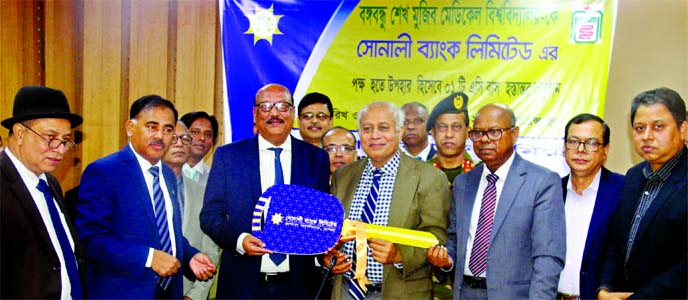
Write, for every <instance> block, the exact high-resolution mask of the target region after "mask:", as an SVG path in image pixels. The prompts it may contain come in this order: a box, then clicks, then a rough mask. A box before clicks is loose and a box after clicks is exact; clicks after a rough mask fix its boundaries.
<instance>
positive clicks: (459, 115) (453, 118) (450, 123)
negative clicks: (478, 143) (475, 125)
mask: <svg viewBox="0 0 688 300" xmlns="http://www.w3.org/2000/svg"><path fill="white" fill-rule="evenodd" d="M468 121H469V118H468V96H467V95H466V94H464V93H462V92H457V93H453V94H451V95H449V96H448V97H446V98H444V99H443V100H442V101H440V103H438V104H437V105H436V106H435V108H434V109H433V110H432V113H430V117H429V118H428V125H427V130H428V131H430V132H431V133H432V136H433V138H434V139H435V147H437V154H436V155H435V156H434V157H433V158H431V159H430V160H428V162H429V163H432V164H433V165H434V166H435V167H437V168H438V169H440V170H442V172H444V174H446V175H447V179H449V187H450V188H451V187H452V185H453V183H454V178H455V177H456V176H458V175H459V174H462V173H464V172H468V171H469V170H470V169H472V168H473V159H472V158H471V156H470V155H469V154H468V152H466V137H467V136H468V129H469V122H468Z"/></svg>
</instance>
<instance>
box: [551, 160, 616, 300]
mask: <svg viewBox="0 0 688 300" xmlns="http://www.w3.org/2000/svg"><path fill="white" fill-rule="evenodd" d="M568 182H569V175H567V176H566V177H564V178H562V179H561V188H562V191H563V192H564V202H566V193H567V189H566V185H567V184H568ZM623 182H624V176H623V175H621V174H617V173H613V172H611V171H609V170H607V168H605V167H602V174H601V175H600V186H599V188H598V189H597V196H596V197H595V207H594V208H593V211H592V218H591V219H590V227H589V228H588V235H587V237H586V239H585V248H584V250H583V261H582V263H581V269H580V287H579V289H580V297H581V299H597V288H598V287H599V286H600V271H601V269H602V263H604V257H605V252H606V250H607V241H608V234H609V225H610V224H611V220H612V216H613V215H614V211H615V210H616V206H617V205H618V204H619V200H620V199H621V188H622V187H623Z"/></svg>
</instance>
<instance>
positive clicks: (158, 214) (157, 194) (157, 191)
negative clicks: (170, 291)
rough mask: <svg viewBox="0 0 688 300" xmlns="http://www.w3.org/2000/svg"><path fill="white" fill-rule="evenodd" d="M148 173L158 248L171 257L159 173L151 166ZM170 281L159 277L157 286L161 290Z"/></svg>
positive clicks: (165, 287) (168, 278) (170, 244)
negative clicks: (149, 174) (158, 240)
mask: <svg viewBox="0 0 688 300" xmlns="http://www.w3.org/2000/svg"><path fill="white" fill-rule="evenodd" d="M148 172H149V173H151V174H152V175H153V203H155V224H156V225H157V227H158V235H159V236H160V246H161V247H162V249H160V250H162V251H164V252H166V253H168V254H170V255H172V242H171V241H170V231H169V228H168V227H167V211H166V210H165V198H164V197H163V195H162V189H161V188H160V173H159V171H158V167H157V166H152V167H150V169H148ZM170 281H172V276H167V277H160V279H159V280H158V284H159V285H160V287H162V289H163V290H166V289H167V286H168V285H169V284H170Z"/></svg>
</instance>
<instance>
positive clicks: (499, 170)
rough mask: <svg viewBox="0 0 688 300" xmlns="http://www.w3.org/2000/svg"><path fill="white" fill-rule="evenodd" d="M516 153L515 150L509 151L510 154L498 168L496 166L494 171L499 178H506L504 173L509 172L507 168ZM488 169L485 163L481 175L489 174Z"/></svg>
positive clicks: (509, 166) (512, 161)
mask: <svg viewBox="0 0 688 300" xmlns="http://www.w3.org/2000/svg"><path fill="white" fill-rule="evenodd" d="M515 155H516V151H514V152H512V153H511V156H509V158H508V159H507V160H506V161H505V162H504V163H503V164H502V165H501V166H499V168H497V171H495V172H494V174H495V175H497V177H499V179H502V180H506V175H508V174H509V169H511V165H512V164H513V163H514V156H515ZM490 172H491V171H490V169H488V168H487V165H485V169H484V171H483V176H487V175H488V174H490Z"/></svg>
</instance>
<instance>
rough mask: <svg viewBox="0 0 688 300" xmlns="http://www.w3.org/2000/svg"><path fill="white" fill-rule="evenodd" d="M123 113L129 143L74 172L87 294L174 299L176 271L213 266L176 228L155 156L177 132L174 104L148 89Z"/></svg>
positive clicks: (166, 175)
mask: <svg viewBox="0 0 688 300" xmlns="http://www.w3.org/2000/svg"><path fill="white" fill-rule="evenodd" d="M129 117H130V119H129V120H128V121H127V122H126V130H127V136H129V140H130V142H129V144H128V145H127V146H125V147H124V148H123V149H122V150H120V151H118V152H116V153H114V154H111V155H109V156H106V157H104V158H101V159H99V160H96V161H94V162H93V163H91V164H89V165H88V167H86V170H84V173H83V176H82V179H81V186H80V188H79V200H78V203H77V212H78V213H77V218H76V227H77V230H78V233H79V237H80V238H81V240H82V242H83V244H84V249H85V252H86V260H87V261H88V264H87V267H86V269H87V272H86V282H87V284H88V287H89V289H88V294H87V296H88V297H89V298H94V299H107V298H118V299H123V298H148V299H152V298H156V299H165V298H172V299H179V298H181V297H182V288H183V284H182V272H180V271H184V274H185V275H187V276H188V277H190V278H194V276H195V277H196V278H198V279H200V280H205V279H207V278H208V277H209V276H211V275H212V273H213V272H214V271H215V266H214V265H213V263H212V262H211V261H210V259H209V258H208V256H207V255H205V254H203V253H200V252H198V250H197V249H196V248H193V247H192V246H190V245H189V242H188V241H187V240H186V238H185V237H184V236H183V235H182V228H181V227H182V222H181V210H180V207H179V202H178V201H177V195H176V193H177V181H176V179H175V178H176V177H175V175H174V173H173V172H172V170H171V169H170V168H169V167H168V166H166V165H164V164H163V163H162V162H161V160H160V159H161V158H162V156H163V154H164V153H165V151H166V150H167V149H168V148H169V147H170V145H171V144H172V143H173V142H175V140H176V139H177V136H176V135H175V134H174V133H175V130H174V128H175V123H176V122H177V111H176V110H175V109H174V105H173V104H172V102H170V101H168V100H166V99H163V98H162V97H160V96H156V95H151V96H144V97H141V98H139V99H138V100H136V101H135V102H134V103H133V104H132V105H131V110H130V113H129ZM180 262H181V263H180ZM194 279H195V278H194Z"/></svg>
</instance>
